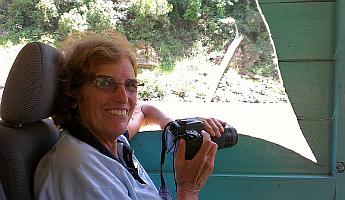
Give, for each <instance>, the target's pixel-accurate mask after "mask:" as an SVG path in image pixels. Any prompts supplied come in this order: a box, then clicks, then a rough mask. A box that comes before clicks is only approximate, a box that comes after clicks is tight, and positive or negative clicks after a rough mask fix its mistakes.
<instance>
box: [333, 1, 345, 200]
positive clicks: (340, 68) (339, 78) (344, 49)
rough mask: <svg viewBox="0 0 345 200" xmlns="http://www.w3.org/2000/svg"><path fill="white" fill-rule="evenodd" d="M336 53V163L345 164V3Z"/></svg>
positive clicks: (340, 185)
mask: <svg viewBox="0 0 345 200" xmlns="http://www.w3.org/2000/svg"><path fill="white" fill-rule="evenodd" d="M336 8H337V10H336V20H337V23H336V24H337V29H336V53H335V58H336V59H335V84H334V123H333V135H334V144H335V146H334V152H335V154H336V155H335V156H334V158H333V159H334V163H335V162H337V161H339V162H345V145H344V141H345V98H344V97H345V96H344V94H345V56H344V55H345V1H344V0H337V2H336ZM335 174H336V178H337V179H336V190H337V196H336V199H335V200H343V199H345V174H344V173H335Z"/></svg>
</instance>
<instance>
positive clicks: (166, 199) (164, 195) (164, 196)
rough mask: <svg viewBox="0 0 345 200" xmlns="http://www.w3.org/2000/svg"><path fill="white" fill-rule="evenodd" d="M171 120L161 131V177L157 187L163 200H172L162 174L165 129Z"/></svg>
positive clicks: (165, 148)
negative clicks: (159, 184) (159, 185)
mask: <svg viewBox="0 0 345 200" xmlns="http://www.w3.org/2000/svg"><path fill="white" fill-rule="evenodd" d="M170 124H171V122H169V123H168V124H167V125H165V127H164V129H163V132H162V151H161V162H160V177H161V187H160V188H159V195H160V196H161V198H162V199H163V200H172V195H171V193H170V191H169V189H168V187H167V186H166V184H165V180H164V176H163V165H164V161H165V154H166V151H167V147H166V131H167V129H168V127H170Z"/></svg>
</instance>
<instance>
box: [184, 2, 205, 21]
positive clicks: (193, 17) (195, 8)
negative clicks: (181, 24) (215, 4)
mask: <svg viewBox="0 0 345 200" xmlns="http://www.w3.org/2000/svg"><path fill="white" fill-rule="evenodd" d="M184 3H185V11H184V14H183V18H184V19H185V20H190V21H193V22H197V21H198V19H199V17H200V16H201V14H202V13H201V11H202V8H201V6H202V0H185V2H184Z"/></svg>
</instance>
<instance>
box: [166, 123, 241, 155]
mask: <svg viewBox="0 0 345 200" xmlns="http://www.w3.org/2000/svg"><path fill="white" fill-rule="evenodd" d="M203 129H204V125H203V122H202V121H200V120H199V119H197V118H186V119H178V120H175V121H173V122H171V123H170V126H169V129H168V130H166V131H165V133H164V134H165V138H166V149H168V152H170V153H176V145H175V144H176V142H177V140H178V139H180V138H184V139H185V141H186V153H185V158H186V160H191V159H193V157H194V156H195V154H196V153H197V152H198V151H199V149H200V147H201V145H202V141H203V137H202V134H201V131H202V130H203ZM211 140H212V141H213V142H215V143H216V144H217V145H218V149H223V148H229V147H232V146H234V145H235V144H236V143H237V141H238V134H237V131H236V129H235V128H233V127H232V126H230V125H225V127H224V133H223V134H222V135H221V137H211Z"/></svg>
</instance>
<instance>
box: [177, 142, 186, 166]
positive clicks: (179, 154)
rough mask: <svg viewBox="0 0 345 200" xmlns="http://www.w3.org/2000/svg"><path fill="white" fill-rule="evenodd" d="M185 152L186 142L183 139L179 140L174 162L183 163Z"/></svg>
mask: <svg viewBox="0 0 345 200" xmlns="http://www.w3.org/2000/svg"><path fill="white" fill-rule="evenodd" d="M185 152H186V141H184V139H179V140H178V144H177V152H176V158H175V161H176V162H177V163H181V162H183V161H185Z"/></svg>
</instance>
